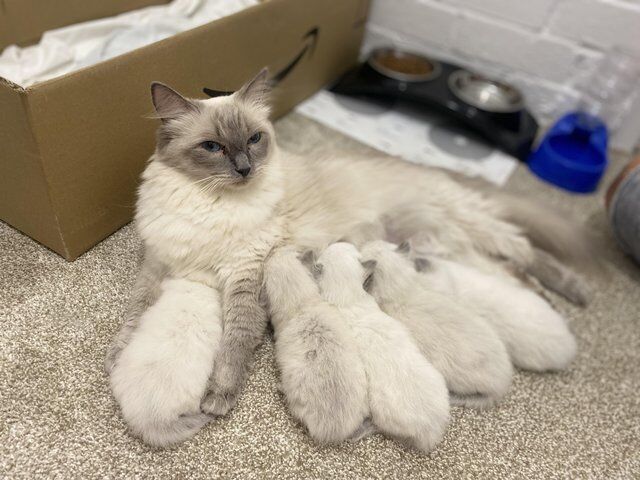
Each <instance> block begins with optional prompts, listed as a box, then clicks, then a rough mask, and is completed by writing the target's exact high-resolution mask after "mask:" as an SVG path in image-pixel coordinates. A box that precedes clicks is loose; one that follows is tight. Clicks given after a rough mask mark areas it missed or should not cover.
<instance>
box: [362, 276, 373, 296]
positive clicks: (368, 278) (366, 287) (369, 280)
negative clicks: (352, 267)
mask: <svg viewBox="0 0 640 480" xmlns="http://www.w3.org/2000/svg"><path fill="white" fill-rule="evenodd" d="M373 278H374V275H373V272H371V273H370V274H369V275H367V276H366V277H365V279H364V282H362V288H364V291H365V292H368V293H371V287H373Z"/></svg>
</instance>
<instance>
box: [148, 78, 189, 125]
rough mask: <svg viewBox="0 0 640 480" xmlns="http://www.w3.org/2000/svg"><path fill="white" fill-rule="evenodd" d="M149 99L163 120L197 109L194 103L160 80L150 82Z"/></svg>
mask: <svg viewBox="0 0 640 480" xmlns="http://www.w3.org/2000/svg"><path fill="white" fill-rule="evenodd" d="M151 99H152V100H153V106H154V107H155V109H156V113H157V114H158V118H160V119H161V120H163V121H164V120H169V119H171V118H176V117H179V116H181V115H184V114H185V113H188V112H193V111H196V110H197V109H198V107H197V106H196V104H195V103H193V102H192V101H190V100H188V99H186V98H184V97H183V96H182V95H180V94H179V93H178V92H176V91H175V90H174V89H172V88H170V87H167V86H166V85H164V84H163V83H160V82H153V83H152V84H151Z"/></svg>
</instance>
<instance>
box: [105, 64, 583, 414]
mask: <svg viewBox="0 0 640 480" xmlns="http://www.w3.org/2000/svg"><path fill="white" fill-rule="evenodd" d="M268 96H269V88H268V81H267V71H266V70H263V71H262V72H260V74H258V76H257V77H256V78H254V79H253V80H251V81H250V82H248V83H247V84H246V85H244V86H243V87H242V88H241V89H240V90H239V91H237V92H236V93H235V94H233V95H230V96H226V97H218V98H213V99H208V100H192V99H186V98H184V97H182V96H181V95H180V94H178V93H177V92H175V91H173V90H171V89H170V88H169V87H166V86H164V85H162V84H159V83H155V84H153V85H152V97H153V103H154V105H155V108H156V111H157V114H158V116H159V118H160V119H161V120H162V124H161V126H160V128H159V130H158V137H157V148H156V151H155V153H154V154H153V156H152V157H151V158H150V160H149V163H148V165H147V167H146V170H145V171H144V173H143V175H142V184H141V186H140V190H139V196H138V203H137V212H136V226H137V229H138V232H139V234H140V236H141V238H142V240H143V241H144V245H145V257H144V262H143V265H142V270H141V272H140V275H139V277H138V282H137V284H136V286H135V289H134V292H133V297H132V302H131V305H130V308H129V311H128V315H127V318H126V321H125V324H124V326H123V327H122V329H121V331H120V332H119V334H118V336H117V338H116V340H115V342H114V344H113V345H112V346H111V348H110V350H109V352H108V356H107V360H106V367H107V370H108V371H111V369H112V368H113V366H114V364H115V362H117V359H118V355H119V353H120V351H121V350H122V348H123V347H124V346H125V345H126V344H127V342H128V341H129V338H130V336H131V334H132V332H133V331H134V329H135V326H136V324H137V321H138V319H139V318H140V316H141V314H142V313H143V312H144V311H145V310H146V309H147V308H148V307H149V306H150V305H152V304H153V303H154V302H156V300H157V299H158V297H159V295H160V289H159V285H160V282H161V280H162V279H163V278H165V277H167V276H171V277H178V278H186V279H189V280H192V281H197V282H202V283H204V284H206V285H208V286H211V287H213V288H215V289H218V290H219V291H220V292H221V299H222V308H223V315H224V332H223V338H222V340H221V344H220V350H219V352H218V355H217V357H216V359H215V361H214V368H213V373H212V376H211V378H210V380H209V385H208V389H207V394H206V396H205V398H204V400H203V403H202V409H203V411H204V412H207V413H211V414H216V415H222V414H224V413H226V412H227V411H228V410H229V409H230V408H231V407H232V406H233V405H234V403H235V401H236V398H237V395H238V393H239V391H240V390H241V388H242V385H243V383H244V381H245V379H246V377H247V372H248V368H249V365H250V363H251V357H252V353H253V350H254V349H255V347H256V346H257V345H258V344H259V342H260V341H261V339H262V336H263V332H264V329H265V326H266V322H267V316H266V313H265V310H264V308H263V305H262V303H261V299H260V290H261V286H262V266H263V262H264V260H265V258H266V256H267V255H268V254H269V252H270V251H271V249H272V248H273V246H274V245H277V244H284V243H291V244H294V245H296V246H298V247H300V248H301V249H302V248H305V249H307V248H311V249H320V248H323V247H324V246H326V245H327V244H329V243H331V242H334V241H337V240H339V239H341V238H345V237H348V238H350V239H352V241H356V242H357V241H358V240H364V239H371V238H376V237H383V236H385V237H387V238H389V237H390V238H394V239H396V240H401V239H405V238H409V237H411V236H413V235H416V234H419V233H420V232H424V231H428V232H429V234H430V235H431V236H432V237H434V238H436V239H437V240H438V241H439V242H441V243H442V244H445V245H447V247H448V249H449V250H450V251H451V252H454V254H456V253H457V254H459V255H460V256H468V255H472V256H473V255H476V256H477V255H481V256H483V257H488V258H494V259H500V260H501V261H502V260H508V261H509V262H510V263H512V264H514V265H516V266H517V267H519V268H521V269H525V270H526V269H533V271H538V272H542V275H541V277H544V276H545V273H546V277H547V280H549V279H551V280H553V279H554V278H556V276H555V275H554V274H549V273H548V272H549V269H551V270H553V271H555V270H554V269H556V270H558V269H561V264H560V263H559V262H557V261H556V260H554V257H552V256H550V255H548V254H547V253H544V254H538V253H537V252H539V253H543V252H542V251H541V250H538V249H537V247H540V248H546V249H547V250H549V251H550V252H551V253H554V254H556V255H562V254H566V252H568V251H571V250H573V251H575V250H576V248H577V247H578V246H579V245H580V241H579V240H577V239H575V238H574V236H575V235H574V234H572V233H571V227H570V226H565V225H564V223H563V222H562V221H561V220H559V219H557V218H556V219H552V218H549V217H545V216H544V215H542V216H541V215H540V214H539V213H538V214H535V212H533V213H532V215H529V214H528V212H526V211H525V210H526V209H525V208H523V204H522V202H521V201H518V202H515V200H513V201H512V200H509V201H505V200H504V195H502V196H501V197H498V196H497V195H492V196H487V195H485V194H483V193H482V192H480V191H479V190H474V189H470V188H468V187H465V186H463V185H462V184H460V183H457V182H455V181H454V180H453V179H452V178H450V177H449V176H448V175H447V174H445V173H443V172H441V171H438V170H432V169H428V168H424V167H420V166H416V165H411V164H408V163H405V162H401V161H398V160H395V159H392V158H384V157H378V158H360V157H357V158H356V157H346V156H342V157H338V156H335V155H331V154H330V153H328V152H318V153H319V154H318V156H317V157H313V158H311V157H304V158H302V157H296V156H293V155H290V154H288V153H285V152H283V151H281V150H279V149H278V147H277V145H276V141H275V137H274V130H273V126H272V124H271V123H270V121H269V99H268ZM536 215H537V216H536ZM545 215H546V214H545ZM543 218H546V219H545V220H544V221H542V220H541V219H543ZM512 222H514V223H512ZM519 222H522V223H521V225H520V226H518V225H517V224H518V223H519ZM371 225H375V226H377V228H369V227H367V226H371ZM365 227H366V228H365ZM522 227H524V229H522ZM536 227H537V229H536ZM540 227H542V228H540ZM525 231H526V232H527V234H531V238H527V236H526V235H525ZM365 237H366V238H365ZM530 239H531V240H533V241H534V242H533V243H536V242H537V243H538V245H537V247H534V246H533V244H532V242H531V241H530ZM563 250H564V252H563ZM540 261H542V262H544V265H543V266H542V267H541V266H540V265H538V263H539V262H540ZM543 280H544V278H543ZM552 286H553V285H552Z"/></svg>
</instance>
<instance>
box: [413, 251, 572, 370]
mask: <svg viewBox="0 0 640 480" xmlns="http://www.w3.org/2000/svg"><path fill="white" fill-rule="evenodd" d="M410 255H411V256H412V257H413V258H414V260H415V262H416V266H417V268H418V270H420V271H421V275H420V278H421V281H420V285H421V287H422V288H424V289H428V290H434V291H438V292H443V293H447V294H451V295H454V296H455V297H456V298H457V299H458V301H460V302H461V303H465V304H468V305H469V306H471V307H473V308H474V309H475V310H476V311H477V312H478V313H479V314H480V315H482V316H483V318H485V319H486V320H487V322H489V324H490V325H491V326H492V328H493V329H494V330H495V331H496V333H497V334H498V336H499V337H500V338H501V340H502V341H503V342H504V344H505V346H506V347H507V351H508V352H509V355H510V357H511V359H512V361H513V364H514V365H515V366H516V367H519V368H522V369H525V370H533V371H545V370H561V369H564V368H566V367H567V366H568V365H569V363H570V362H571V360H573V357H574V356H575V354H576V348H577V347H576V341H575V338H574V337H573V335H572V334H571V332H570V331H569V328H568V327H567V324H566V322H565V320H564V319H563V318H562V317H561V316H560V314H559V313H558V312H556V311H555V310H554V309H553V308H552V307H551V305H549V303H547V302H546V301H545V300H544V299H543V298H541V297H540V296H538V295H537V294H536V293H534V292H533V291H531V290H529V289H527V288H524V287H523V286H522V285H520V284H518V282H517V281H516V279H514V278H509V277H504V276H498V275H489V274H487V273H485V272H482V271H480V270H478V269H476V268H473V267H471V266H468V265H464V264H462V263H459V262H455V261H451V260H448V259H444V258H440V257H438V256H436V255H431V256H429V257H428V258H425V257H424V256H423V255H424V253H421V254H416V253H415V251H412V252H411V253H410Z"/></svg>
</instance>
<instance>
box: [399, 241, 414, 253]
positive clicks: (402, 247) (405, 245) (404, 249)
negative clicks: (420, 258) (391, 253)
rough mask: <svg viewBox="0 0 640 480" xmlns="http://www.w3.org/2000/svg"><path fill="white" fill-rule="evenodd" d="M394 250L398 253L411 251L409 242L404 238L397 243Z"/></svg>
mask: <svg viewBox="0 0 640 480" xmlns="http://www.w3.org/2000/svg"><path fill="white" fill-rule="evenodd" d="M396 251H397V252H398V253H409V252H410V251H411V244H410V243H409V242H408V241H407V240H405V241H404V242H402V243H401V244H400V245H398V248H396Z"/></svg>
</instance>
